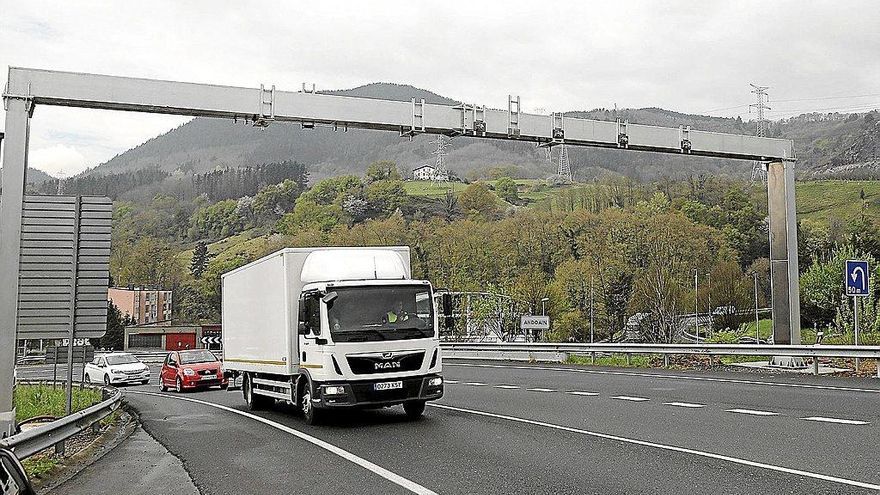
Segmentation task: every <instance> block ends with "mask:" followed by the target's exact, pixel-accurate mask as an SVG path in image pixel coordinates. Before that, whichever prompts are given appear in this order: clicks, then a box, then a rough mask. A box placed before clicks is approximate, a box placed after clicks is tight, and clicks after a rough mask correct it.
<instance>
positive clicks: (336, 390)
mask: <svg viewBox="0 0 880 495" xmlns="http://www.w3.org/2000/svg"><path fill="white" fill-rule="evenodd" d="M323 390H324V395H342V394H344V393H345V387H340V386H337V385H329V386H325V387H324V389H323Z"/></svg>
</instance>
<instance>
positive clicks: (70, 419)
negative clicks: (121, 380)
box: [0, 381, 122, 460]
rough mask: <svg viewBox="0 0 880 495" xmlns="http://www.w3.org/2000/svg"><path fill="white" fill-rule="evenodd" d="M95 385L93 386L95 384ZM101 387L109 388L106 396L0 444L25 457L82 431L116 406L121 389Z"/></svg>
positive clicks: (120, 400)
mask: <svg viewBox="0 0 880 495" xmlns="http://www.w3.org/2000/svg"><path fill="white" fill-rule="evenodd" d="M27 383H45V382H44V381H29V382H25V381H21V382H19V384H27ZM96 388H97V387H96ZM101 388H102V389H103V390H106V391H109V392H110V397H109V398H107V399H105V400H103V401H101V402H99V403H97V404H95V405H93V406H90V407H87V408H86V409H83V410H82V411H78V412H75V413H73V414H71V415H69V416H65V417H63V418H61V419H58V420H55V421H52V422H51V423H47V424H45V425H42V426H38V427H36V428H31V429H28V430H25V431H22V432H21V433H17V434H15V435H12V436H10V437H6V438H4V439H2V440H0V447H2V448H4V449H11V450H12V451H13V452H15V456H16V457H18V458H19V459H20V460H22V459H26V458H28V457H30V456H32V455H34V454H36V453H37V452H42V451H43V450H46V449H48V448H50V447H52V446H53V445H55V444H57V443H59V442H62V441H64V440H67V439H68V438H70V437H72V436H74V435H76V434H77V433H80V432H82V431H84V430H85V429H86V428H88V427H90V426H92V425H93V424H94V423H97V422H98V421H100V420H102V419H104V418H106V417H107V416H109V415H110V414H111V413H112V412H113V411H115V410H116V409H118V408H119V405H120V403H121V402H122V392H121V391H120V390H117V389H115V388H114V389H107V388H104V387H101Z"/></svg>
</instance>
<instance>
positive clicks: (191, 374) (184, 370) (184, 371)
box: [183, 368, 196, 376]
mask: <svg viewBox="0 0 880 495" xmlns="http://www.w3.org/2000/svg"><path fill="white" fill-rule="evenodd" d="M183 374H184V375H186V376H193V375H195V374H196V372H195V371H193V370H192V369H190V368H184V369H183Z"/></svg>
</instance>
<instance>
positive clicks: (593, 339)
mask: <svg viewBox="0 0 880 495" xmlns="http://www.w3.org/2000/svg"><path fill="white" fill-rule="evenodd" d="M595 336H596V333H595V330H594V327H593V276H592V275H590V343H591V344H592V343H593V342H594V341H595Z"/></svg>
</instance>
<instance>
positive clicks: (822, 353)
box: [440, 342, 880, 359]
mask: <svg viewBox="0 0 880 495" xmlns="http://www.w3.org/2000/svg"><path fill="white" fill-rule="evenodd" d="M440 346H441V347H442V348H443V349H444V350H448V351H468V352H480V351H495V352H556V353H579V354H581V353H582V354H591V353H613V354H702V355H710V356H711V355H715V356H790V357H818V358H860V359H880V346H855V345H781V344H780V345H770V344H631V343H596V344H584V343H568V344H566V343H545V342H534V343H531V342H530V343H511V342H498V343H495V342H442V343H441V344H440Z"/></svg>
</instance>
